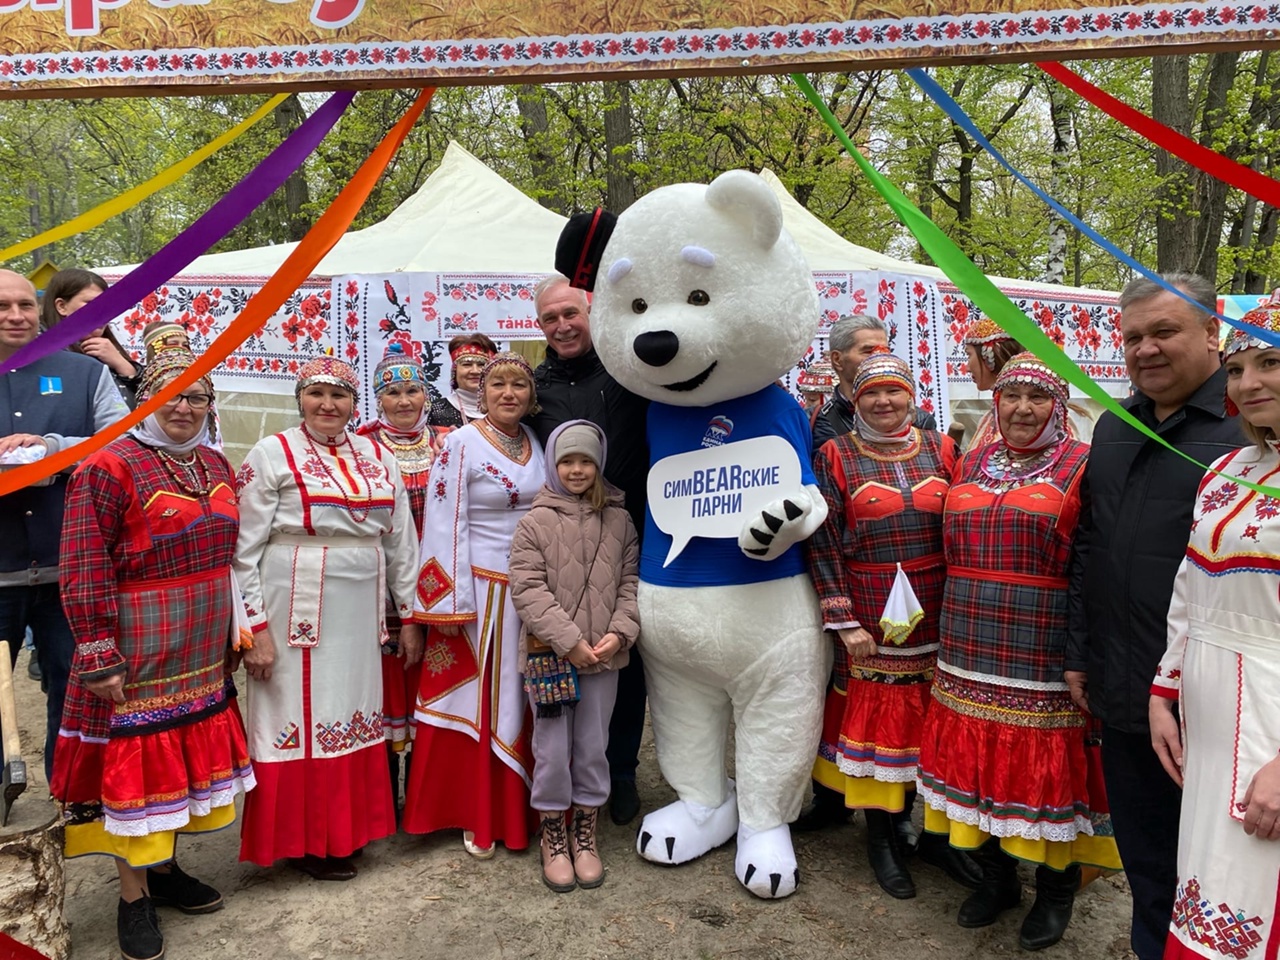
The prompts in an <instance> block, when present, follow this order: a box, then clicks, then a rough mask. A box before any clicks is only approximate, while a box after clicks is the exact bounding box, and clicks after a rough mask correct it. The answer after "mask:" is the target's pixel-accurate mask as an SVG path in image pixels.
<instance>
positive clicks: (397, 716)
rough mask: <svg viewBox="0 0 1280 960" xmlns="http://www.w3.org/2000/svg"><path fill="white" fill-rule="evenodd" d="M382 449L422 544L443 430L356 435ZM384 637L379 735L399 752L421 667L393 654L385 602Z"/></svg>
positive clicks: (392, 616) (372, 430)
mask: <svg viewBox="0 0 1280 960" xmlns="http://www.w3.org/2000/svg"><path fill="white" fill-rule="evenodd" d="M357 432H358V433H359V434H360V435H361V436H363V437H369V438H371V439H373V440H374V441H376V442H377V443H379V444H381V445H382V446H383V447H385V448H386V449H387V450H390V451H391V453H392V454H393V455H394V456H395V458H396V463H398V464H399V465H400V479H401V480H402V481H404V486H405V489H406V490H407V491H408V493H409V509H410V511H411V512H412V513H413V523H414V527H415V529H416V530H417V533H418V538H419V539H421V538H422V520H423V517H424V515H425V511H426V503H427V480H428V478H429V477H430V476H431V464H432V463H433V462H435V456H436V453H437V452H438V451H439V446H440V444H442V443H443V442H444V434H446V433H448V432H449V430H448V428H443V430H441V429H433V428H431V427H427V428H425V429H423V430H422V432H421V433H419V434H417V435H416V436H406V435H405V434H403V433H400V432H398V431H394V430H389V429H387V427H386V425H385V424H383V423H382V422H381V421H374V422H373V423H367V424H365V425H364V426H362V427H361V428H360V429H359V431H357ZM387 637H388V643H387V645H386V646H385V647H384V648H383V651H382V652H383V657H382V729H383V730H384V731H385V733H386V739H387V743H388V744H390V745H391V747H392V749H394V750H403V749H405V747H407V746H408V745H409V742H410V740H412V738H413V730H414V722H413V703H414V699H415V698H416V697H417V695H418V682H419V680H420V678H421V676H422V664H421V663H417V664H415V665H414V666H412V667H410V668H409V669H408V670H406V669H405V668H404V661H403V660H402V659H401V658H400V657H399V656H394V654H396V653H398V652H399V638H400V615H399V612H398V611H397V610H396V605H395V600H394V598H392V597H391V596H390V595H388V596H387Z"/></svg>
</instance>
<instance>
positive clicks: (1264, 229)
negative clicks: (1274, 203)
mask: <svg viewBox="0 0 1280 960" xmlns="http://www.w3.org/2000/svg"><path fill="white" fill-rule="evenodd" d="M1278 229H1280V210H1277V209H1276V208H1275V207H1263V208H1262V225H1261V226H1260V227H1259V228H1258V240H1257V242H1256V244H1255V249H1256V250H1257V251H1258V253H1259V254H1261V255H1262V256H1261V257H1260V258H1259V259H1258V260H1257V261H1255V262H1258V263H1270V262H1271V250H1272V248H1273V247H1274V246H1275V245H1276V232H1277V230H1278ZM1268 279H1270V278H1269V277H1268V276H1267V273H1266V271H1265V270H1264V271H1263V272H1261V273H1259V272H1257V271H1256V270H1254V269H1253V266H1252V264H1251V265H1250V267H1249V269H1248V270H1247V271H1246V272H1245V275H1244V292H1245V293H1270V292H1271V291H1270V289H1269V284H1268V283H1267V281H1268Z"/></svg>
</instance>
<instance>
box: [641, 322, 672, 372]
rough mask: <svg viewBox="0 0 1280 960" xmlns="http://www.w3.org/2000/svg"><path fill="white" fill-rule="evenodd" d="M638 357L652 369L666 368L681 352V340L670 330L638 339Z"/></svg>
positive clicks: (657, 331)
mask: <svg viewBox="0 0 1280 960" xmlns="http://www.w3.org/2000/svg"><path fill="white" fill-rule="evenodd" d="M634 346H635V351H636V356H637V357H639V358H640V359H641V360H643V361H644V362H645V363H647V364H648V365H649V366H651V367H664V366H666V365H667V364H668V363H670V362H671V361H672V360H674V359H675V357H676V354H677V353H679V352H680V338H679V337H677V336H676V335H675V334H674V333H672V332H671V331H670V330H655V331H654V332H652V333H642V334H640V336H638V337H636V342H635V344H634Z"/></svg>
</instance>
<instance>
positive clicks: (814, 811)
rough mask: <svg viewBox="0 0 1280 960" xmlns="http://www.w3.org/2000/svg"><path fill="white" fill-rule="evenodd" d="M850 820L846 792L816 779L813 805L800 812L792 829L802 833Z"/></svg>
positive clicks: (824, 828) (823, 828)
mask: <svg viewBox="0 0 1280 960" xmlns="http://www.w3.org/2000/svg"><path fill="white" fill-rule="evenodd" d="M848 821H849V808H848V807H846V806H845V805H844V794H842V793H838V792H837V791H835V790H832V789H831V788H830V787H824V786H823V785H822V784H820V783H818V782H817V781H816V780H815V781H814V784H813V806H812V807H810V808H809V810H808V812H806V813H802V814H800V816H799V817H797V818H796V820H795V822H794V823H792V824H791V829H792V830H796V831H798V832H800V833H812V832H813V831H815V830H826V829H827V828H828V827H835V826H839V825H840V824H842V823H848Z"/></svg>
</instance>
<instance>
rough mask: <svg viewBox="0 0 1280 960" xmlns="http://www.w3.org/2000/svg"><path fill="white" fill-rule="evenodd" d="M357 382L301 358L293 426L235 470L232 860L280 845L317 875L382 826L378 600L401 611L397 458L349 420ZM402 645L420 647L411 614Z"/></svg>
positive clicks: (408, 580) (411, 549)
mask: <svg viewBox="0 0 1280 960" xmlns="http://www.w3.org/2000/svg"><path fill="white" fill-rule="evenodd" d="M358 390H359V384H358V382H357V381H356V377H355V373H354V372H353V371H352V370H351V368H350V367H349V366H347V365H346V364H345V363H342V362H341V361H338V360H335V359H334V358H332V357H318V358H316V359H314V360H311V361H309V362H307V363H306V364H305V365H304V366H303V367H302V369H301V370H300V371H299V373H298V385H297V388H296V395H297V398H298V409H299V411H300V412H301V414H302V424H301V425H300V426H297V427H294V428H292V429H289V430H285V431H284V432H283V433H278V434H276V435H275V436H273V437H267V438H266V439H265V440H262V441H260V442H259V443H258V444H257V445H256V446H255V447H254V448H253V449H252V450H250V451H249V456H248V457H247V458H246V460H245V462H244V466H243V467H241V469H240V475H239V477H238V478H237V487H238V488H239V495H240V537H239V541H238V543H237V545H236V559H235V571H236V577H237V578H238V580H239V582H240V589H241V590H242V591H243V592H244V597H245V607H246V610H247V612H248V614H249V620H250V626H251V627H252V628H253V632H254V639H253V648H252V649H251V650H249V651H248V652H247V653H246V654H245V657H244V664H245V668H246V670H247V671H248V674H249V678H250V680H252V681H253V682H252V683H250V685H249V711H248V731H249V755H250V757H251V758H253V759H254V760H255V761H256V764H260V765H261V767H260V768H258V767H257V766H255V770H257V772H258V786H259V788H260V789H261V793H260V794H259V795H258V796H257V797H255V798H254V801H253V802H252V803H249V804H246V806H245V812H244V829H243V832H242V836H241V846H240V859H241V860H249V861H252V862H254V863H257V864H260V865H262V866H270V865H271V864H272V863H273V862H274V861H275V860H278V859H280V858H282V857H287V858H289V860H290V863H291V865H293V866H294V867H296V868H298V869H299V870H302V871H303V872H304V873H308V874H310V875H311V876H313V877H315V878H317V879H321V880H349V879H351V878H352V877H354V876H355V873H356V871H355V866H354V864H353V863H352V862H351V859H350V857H351V855H352V854H354V853H356V852H357V851H359V850H360V849H361V848H362V847H364V845H365V844H367V843H369V842H370V841H371V840H378V839H380V838H382V837H385V836H388V835H390V834H392V833H394V832H395V829H396V823H395V811H394V806H393V803H392V800H391V790H390V784H389V783H388V780H387V764H386V753H385V747H384V746H383V729H382V663H381V660H382V655H381V650H380V644H382V643H385V642H386V641H387V631H386V625H385V609H386V608H385V606H384V599H383V598H384V597H386V595H387V592H388V590H390V593H391V596H392V597H394V598H395V601H396V605H397V609H398V612H399V614H400V616H401V619H402V620H408V619H409V618H410V615H411V613H412V609H413V585H414V578H415V576H416V574H417V542H418V541H417V532H416V530H415V528H414V522H413V515H412V513H411V512H410V508H409V496H408V494H407V492H406V491H405V487H404V484H403V482H402V481H401V479H400V468H399V466H398V465H397V463H396V458H395V457H394V456H393V455H392V454H391V452H390V451H388V450H387V449H386V448H385V447H383V446H381V445H380V444H378V443H375V442H374V441H373V440H370V439H369V438H367V437H360V436H356V435H355V434H352V433H348V432H347V429H346V427H347V423H348V422H349V421H350V419H351V414H352V412H353V409H354V404H355V397H356V395H357V393H358ZM399 640H400V648H401V655H402V656H404V657H405V659H406V661H407V662H409V663H414V662H416V661H417V659H418V658H419V657H420V656H421V652H422V636H421V630H420V628H419V627H418V626H417V625H416V624H412V623H407V624H405V625H404V626H402V627H401V630H400V637H399Z"/></svg>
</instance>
